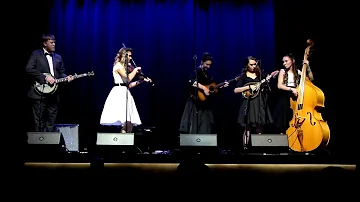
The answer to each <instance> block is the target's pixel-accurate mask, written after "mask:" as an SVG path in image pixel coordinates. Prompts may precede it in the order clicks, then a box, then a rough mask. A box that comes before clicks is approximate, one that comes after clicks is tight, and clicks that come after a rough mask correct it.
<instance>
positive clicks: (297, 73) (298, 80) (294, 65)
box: [284, 53, 300, 87]
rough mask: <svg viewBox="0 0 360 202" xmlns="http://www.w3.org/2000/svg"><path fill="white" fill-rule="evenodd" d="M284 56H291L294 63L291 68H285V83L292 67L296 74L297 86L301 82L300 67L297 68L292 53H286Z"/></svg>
mask: <svg viewBox="0 0 360 202" xmlns="http://www.w3.org/2000/svg"><path fill="white" fill-rule="evenodd" d="M284 57H289V58H290V60H291V61H292V64H293V65H292V66H291V67H290V68H289V69H285V74H284V84H287V82H288V78H289V76H288V71H289V70H290V69H292V71H293V74H294V81H295V87H297V86H298V85H299V83H300V75H299V72H298V68H297V66H296V64H295V57H294V55H293V54H291V53H289V54H286V55H284Z"/></svg>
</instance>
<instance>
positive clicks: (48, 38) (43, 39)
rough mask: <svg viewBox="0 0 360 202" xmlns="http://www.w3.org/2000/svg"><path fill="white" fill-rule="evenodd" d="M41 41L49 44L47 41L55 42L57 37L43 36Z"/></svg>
mask: <svg viewBox="0 0 360 202" xmlns="http://www.w3.org/2000/svg"><path fill="white" fill-rule="evenodd" d="M41 40H42V42H43V43H44V42H47V41H49V40H55V36H54V35H52V34H43V35H42V36H41Z"/></svg>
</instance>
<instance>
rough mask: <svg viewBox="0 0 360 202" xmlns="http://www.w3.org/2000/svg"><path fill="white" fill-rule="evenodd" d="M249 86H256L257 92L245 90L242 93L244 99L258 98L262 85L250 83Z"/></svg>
mask: <svg viewBox="0 0 360 202" xmlns="http://www.w3.org/2000/svg"><path fill="white" fill-rule="evenodd" d="M249 85H254V86H256V89H257V90H255V91H250V90H245V91H243V92H242V95H243V97H244V98H254V97H256V96H257V95H258V94H259V92H260V85H261V82H250V83H247V84H246V86H249Z"/></svg>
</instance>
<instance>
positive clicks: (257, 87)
mask: <svg viewBox="0 0 360 202" xmlns="http://www.w3.org/2000/svg"><path fill="white" fill-rule="evenodd" d="M277 73H278V71H275V72H273V73H272V74H271V75H268V76H266V77H265V75H262V73H261V69H260V67H259V64H258V60H257V59H256V58H254V57H252V56H248V57H247V58H246V59H245V67H244V68H243V70H242V74H241V76H240V79H239V80H238V83H237V85H236V88H235V89H234V92H235V93H243V95H246V93H245V92H249V93H248V94H249V96H248V97H246V96H245V97H244V99H242V102H241V106H240V111H239V117H238V123H239V124H240V125H241V126H242V127H243V128H244V134H243V145H244V149H247V146H248V143H249V138H250V132H251V129H253V128H255V129H256V132H257V133H262V128H263V125H264V124H267V123H272V122H273V119H272V116H271V112H270V109H269V106H268V104H267V93H266V92H267V91H264V89H266V86H267V84H266V82H268V81H269V80H270V78H271V77H273V76H275V75H277Z"/></svg>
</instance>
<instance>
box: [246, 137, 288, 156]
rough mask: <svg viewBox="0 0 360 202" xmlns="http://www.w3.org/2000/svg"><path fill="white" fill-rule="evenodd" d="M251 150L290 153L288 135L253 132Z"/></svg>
mask: <svg viewBox="0 0 360 202" xmlns="http://www.w3.org/2000/svg"><path fill="white" fill-rule="evenodd" d="M250 139H251V148H250V149H251V151H252V152H260V153H269V154H271V153H288V152H289V142H288V136H287V135H283V134H251V137H250Z"/></svg>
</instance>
